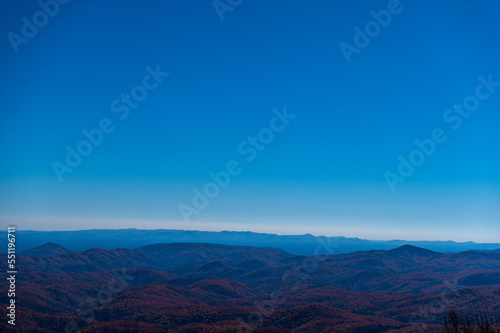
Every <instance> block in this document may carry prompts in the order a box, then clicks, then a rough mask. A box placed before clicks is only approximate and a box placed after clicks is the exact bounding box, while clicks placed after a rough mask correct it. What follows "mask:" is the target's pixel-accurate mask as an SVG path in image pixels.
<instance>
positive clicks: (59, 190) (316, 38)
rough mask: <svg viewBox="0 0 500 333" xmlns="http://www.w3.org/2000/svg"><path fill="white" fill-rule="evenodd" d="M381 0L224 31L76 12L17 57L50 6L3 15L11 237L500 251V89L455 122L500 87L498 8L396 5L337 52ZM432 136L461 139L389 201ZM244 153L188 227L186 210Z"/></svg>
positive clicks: (229, 20) (249, 14)
mask: <svg viewBox="0 0 500 333" xmlns="http://www.w3.org/2000/svg"><path fill="white" fill-rule="evenodd" d="M224 2H225V1H224ZM387 4H388V1H364V2H358V1H356V2H353V1H347V0H344V1H326V0H325V1H315V2H306V1H284V0H283V1H265V0H254V1H243V2H242V3H241V4H240V5H238V6H236V7H235V8H234V9H233V11H232V12H230V11H228V12H226V13H224V20H223V21H221V20H220V19H219V17H218V15H217V12H216V10H215V9H214V6H213V4H212V1H193V2H186V1H142V2H139V1H136V2H132V1H107V2H105V3H101V2H92V3H89V2H82V1H76V0H73V1H71V2H69V3H68V4H65V5H61V6H60V8H59V12H58V13H57V14H56V15H55V16H54V17H52V18H50V19H49V22H48V24H47V25H46V26H44V27H41V28H40V29H39V32H38V34H37V35H36V36H34V37H33V38H31V39H29V42H28V43H27V44H21V45H19V52H18V53H15V52H14V50H13V47H12V46H11V43H10V42H9V39H8V37H7V34H8V33H9V32H14V33H16V34H20V33H21V28H22V26H23V22H22V21H21V19H22V18H23V17H24V16H26V17H27V18H28V19H30V20H31V19H32V17H33V14H35V13H36V12H37V11H38V10H40V7H39V6H38V5H37V3H36V1H9V2H2V4H1V6H2V10H1V11H0V27H1V34H2V35H3V36H4V37H3V39H2V42H1V44H0V51H1V53H0V55H1V58H2V59H1V60H2V61H0V71H1V73H2V79H1V96H2V98H1V99H0V108H1V112H2V121H1V122H0V133H1V134H0V135H1V140H0V151H1V152H2V157H1V159H0V177H1V178H0V215H1V217H0V221H1V225H2V226H6V225H7V224H10V223H16V224H17V226H18V228H19V229H35V230H74V229H89V228H96V227H98V228H128V227H135V228H165V229H169V228H176V229H199V230H251V231H264V232H272V233H278V234H302V233H307V232H309V233H312V234H316V235H344V236H358V237H362V238H371V239H392V238H403V239H442V240H447V239H452V240H458V241H466V240H472V241H481V242H497V241H500V239H499V236H498V235H500V174H499V170H500V154H499V142H500V140H499V139H500V130H499V129H500V112H499V111H500V87H499V88H497V90H496V91H495V92H493V93H491V96H490V97H489V98H487V99H486V100H484V101H481V103H480V106H479V108H478V110H477V111H475V112H474V113H473V114H472V115H471V116H470V117H469V118H467V119H464V121H463V123H462V125H461V126H460V128H458V129H456V130H453V129H452V128H451V126H450V125H451V124H450V123H446V122H445V121H444V120H443V114H444V113H445V112H446V110H447V109H450V108H452V107H453V105H454V104H461V103H463V101H464V98H466V97H467V96H469V95H471V94H472V95H473V94H474V92H475V89H476V87H477V85H478V84H479V81H478V79H477V77H478V76H483V77H485V78H487V77H488V75H490V74H491V75H492V78H493V81H496V82H498V81H500V44H499V43H498V32H499V31H500V20H498V17H499V14H500V4H499V3H498V1H493V0H488V1H481V2H472V1H451V0H449V1H431V0H418V1H416V0H415V1H412V2H410V1H408V0H402V1H401V6H402V8H403V10H402V12H400V13H399V14H395V15H393V16H392V20H391V22H390V24H389V25H387V27H384V28H382V29H381V31H380V33H379V34H378V35H376V36H375V37H373V39H372V40H371V41H370V44H369V45H368V46H367V47H365V48H363V49H361V50H360V52H359V54H353V55H352V61H351V63H349V64H348V63H347V62H346V59H345V58H344V56H343V54H342V51H341V49H340V47H339V44H340V43H342V42H346V43H349V44H353V38H354V35H355V32H354V30H353V29H354V27H355V26H359V27H361V28H364V26H365V24H366V23H367V22H369V21H371V20H373V17H372V16H371V15H370V11H371V10H375V11H379V10H382V9H386V8H387ZM157 64H159V66H160V68H161V70H162V71H166V72H169V73H170V75H169V76H168V77H167V78H165V80H164V81H163V82H162V83H161V84H160V85H159V86H158V87H157V88H156V89H154V90H153V91H150V92H149V93H148V96H147V98H146V99H145V100H144V101H143V102H141V103H140V104H139V106H138V107H137V108H136V109H134V110H131V112H130V115H129V116H128V118H126V119H125V120H120V119H119V117H118V114H116V113H113V112H112V111H111V107H110V105H111V103H112V102H113V101H114V100H115V99H117V98H119V97H120V95H121V94H122V93H130V91H131V89H132V88H134V87H135V86H136V85H138V84H140V83H141V82H142V79H143V77H144V76H145V75H146V74H147V72H146V70H145V68H146V67H147V66H151V67H153V68H154V67H155V66H156V65H157ZM284 106H286V108H287V110H288V112H289V113H292V114H295V115H297V117H296V118H295V119H293V120H292V121H291V122H290V124H289V125H288V126H287V127H286V128H285V130H283V131H282V132H280V133H277V134H276V135H275V139H274V140H273V141H272V142H271V143H269V144H268V145H267V146H266V148H265V149H264V150H263V151H261V152H259V153H258V154H257V156H256V158H255V159H254V160H253V161H252V162H250V163H248V162H247V161H246V160H245V157H244V156H242V155H241V154H239V153H238V145H239V144H240V143H241V142H243V141H244V140H246V139H247V137H248V136H249V135H256V134H257V133H258V132H259V131H260V130H261V129H262V128H264V127H266V126H268V124H269V121H270V119H271V118H272V117H273V112H272V110H273V109H274V108H277V109H279V110H281V109H282V108H283V107H284ZM103 118H109V119H111V120H112V121H113V124H114V125H115V126H116V128H115V130H114V131H113V132H112V133H110V134H107V135H105V136H104V139H103V142H102V144H100V145H99V146H97V147H95V148H94V149H93V152H92V153H91V154H90V155H89V156H87V157H85V158H84V159H83V162H82V163H81V164H80V165H79V166H78V167H76V168H75V169H74V170H73V172H72V173H70V174H65V175H64V177H63V178H64V180H63V181H62V182H59V181H58V178H57V177H56V175H55V173H54V170H53V168H52V166H51V163H52V162H53V161H59V162H64V159H65V156H66V150H65V147H66V146H67V145H69V146H71V147H73V148H74V147H76V145H77V143H78V142H79V141H80V140H82V139H84V137H83V135H82V133H81V131H82V130H84V129H87V130H90V129H92V128H95V127H97V126H98V124H99V121H100V120H101V119H103ZM435 128H442V129H443V130H444V131H445V133H446V134H447V136H448V139H447V141H446V142H444V143H442V144H439V145H438V146H437V148H436V151H435V152H434V154H432V155H431V156H430V157H428V158H427V159H426V161H425V162H424V163H423V164H422V165H421V166H419V167H418V168H416V170H415V172H414V173H413V174H412V175H411V176H410V177H408V179H407V180H406V181H405V183H403V184H397V185H396V191H394V192H392V191H391V190H390V188H389V186H388V185H387V183H386V180H385V178H384V173H385V172H386V171H387V170H389V171H392V172H396V170H397V167H398V163H399V161H398V156H399V155H403V156H405V157H408V155H409V154H410V152H411V151H412V150H414V149H415V148H416V146H415V143H414V140H415V139H420V140H422V139H425V138H428V137H429V136H430V134H431V132H432V131H433V130H434V129H435ZM233 159H234V160H237V161H239V162H241V167H242V172H241V173H240V174H239V175H237V176H234V177H232V178H231V182H230V184H229V185H228V186H227V187H226V188H225V189H223V190H222V191H221V192H220V194H219V195H218V196H217V197H216V198H213V199H211V201H210V205H209V206H208V207H207V208H206V209H203V210H201V211H200V213H199V214H198V215H197V216H196V217H195V218H194V217H193V220H194V222H192V223H189V224H187V223H186V222H185V221H184V220H183V217H182V214H181V213H180V211H179V205H180V204H181V203H186V204H191V200H192V198H193V188H195V187H197V188H200V189H202V188H203V186H204V185H205V184H206V183H207V182H209V181H210V180H211V179H210V177H209V175H208V174H209V172H211V171H214V172H217V171H219V170H222V169H224V168H225V166H226V163H227V162H228V161H230V160H233Z"/></svg>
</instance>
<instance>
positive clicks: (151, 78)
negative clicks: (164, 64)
mask: <svg viewBox="0 0 500 333" xmlns="http://www.w3.org/2000/svg"><path fill="white" fill-rule="evenodd" d="M146 72H147V74H146V75H144V77H143V79H142V83H141V84H139V85H136V86H135V87H133V88H132V89H131V90H130V93H129V94H126V93H122V94H121V95H120V98H117V99H115V100H113V102H111V106H110V108H111V112H113V113H116V114H117V115H118V119H119V120H120V121H123V120H125V119H127V118H128V116H129V115H130V111H131V110H133V109H136V108H137V107H138V106H139V103H141V102H143V101H144V100H145V99H146V97H147V96H148V92H149V91H153V90H155V89H156V88H157V87H158V86H159V85H160V83H162V82H163V80H164V79H165V78H166V77H168V76H169V75H170V73H168V72H162V71H161V70H160V65H156V67H155V69H153V68H152V67H151V66H147V67H146ZM115 129H116V126H115V123H114V122H113V120H111V118H108V117H104V118H102V119H101V120H100V121H99V122H98V125H97V127H96V128H93V129H91V130H87V129H83V130H82V132H81V133H82V135H83V136H84V139H82V140H80V141H79V142H78V143H77V144H76V146H75V148H73V147H72V146H70V145H67V146H66V158H65V160H64V162H65V163H62V162H59V161H53V162H52V164H51V166H52V169H53V170H54V173H55V174H56V176H57V179H58V180H59V182H63V180H64V179H63V176H64V175H65V174H66V173H72V172H73V171H74V169H75V168H77V167H78V166H79V165H80V164H81V163H82V161H83V159H84V158H85V157H88V156H89V155H90V154H92V152H93V151H94V148H96V147H98V146H99V145H101V144H102V142H103V140H104V137H105V134H111V133H112V132H113V131H114V130H115Z"/></svg>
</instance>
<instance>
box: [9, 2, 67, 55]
mask: <svg viewBox="0 0 500 333" xmlns="http://www.w3.org/2000/svg"><path fill="white" fill-rule="evenodd" d="M70 1H71V0H47V1H44V0H40V1H38V2H37V4H38V6H39V7H40V10H38V11H36V12H35V13H34V14H33V15H32V17H31V19H29V18H27V17H26V16H23V17H22V18H21V22H22V23H23V25H22V26H21V29H20V31H19V32H20V34H18V33H15V32H13V31H10V32H8V33H7V39H8V40H9V42H10V45H11V46H12V49H13V50H14V52H15V53H19V46H21V45H22V44H24V45H26V44H28V43H29V41H30V40H31V39H33V38H35V37H36V35H38V32H39V31H40V29H42V28H43V27H45V26H46V25H47V24H48V23H49V21H50V19H51V18H53V17H54V16H56V15H57V14H58V13H59V9H60V5H65V4H67V3H68V2H70Z"/></svg>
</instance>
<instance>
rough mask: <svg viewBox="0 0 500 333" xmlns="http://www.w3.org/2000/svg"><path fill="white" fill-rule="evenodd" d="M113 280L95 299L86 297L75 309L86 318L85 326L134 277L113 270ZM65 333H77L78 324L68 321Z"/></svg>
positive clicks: (122, 271) (122, 270)
mask: <svg viewBox="0 0 500 333" xmlns="http://www.w3.org/2000/svg"><path fill="white" fill-rule="evenodd" d="M111 273H112V274H113V276H114V277H113V278H112V279H111V280H109V283H108V285H107V286H106V288H104V289H101V290H100V291H99V292H98V293H97V295H96V297H88V298H87V299H86V300H85V301H84V302H81V303H80V304H79V305H78V306H77V308H76V314H77V315H78V316H81V317H84V318H85V317H86V319H85V322H86V323H87V325H90V324H92V322H93V321H94V320H95V319H96V312H99V311H102V309H103V307H102V306H103V305H106V304H108V303H109V302H111V301H112V300H113V298H114V295H115V294H116V293H118V292H120V291H122V290H123V289H125V288H126V287H127V286H128V285H129V283H130V282H131V281H133V280H134V279H135V277H134V276H129V275H128V274H127V272H126V271H125V268H122V269H121V271H120V272H119V273H118V270H116V269H113V270H112V271H111ZM64 331H65V332H66V333H75V332H78V331H79V330H78V324H77V323H76V322H75V321H70V322H68V323H67V324H66V327H65V330H64Z"/></svg>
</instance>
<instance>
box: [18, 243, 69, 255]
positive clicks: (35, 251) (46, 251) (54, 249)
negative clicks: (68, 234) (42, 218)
mask: <svg viewBox="0 0 500 333" xmlns="http://www.w3.org/2000/svg"><path fill="white" fill-rule="evenodd" d="M69 253H73V251H71V250H69V249H67V248H65V247H62V246H61V245H58V244H55V243H45V244H42V245H40V246H37V247H34V248H32V249H28V250H25V251H22V252H21V255H23V256H33V257H49V256H55V255H59V254H69Z"/></svg>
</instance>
